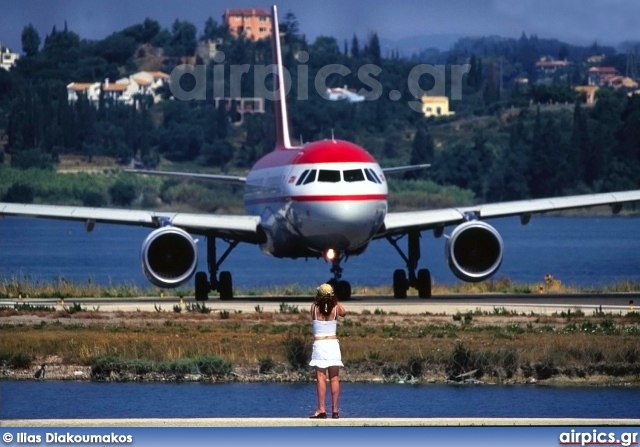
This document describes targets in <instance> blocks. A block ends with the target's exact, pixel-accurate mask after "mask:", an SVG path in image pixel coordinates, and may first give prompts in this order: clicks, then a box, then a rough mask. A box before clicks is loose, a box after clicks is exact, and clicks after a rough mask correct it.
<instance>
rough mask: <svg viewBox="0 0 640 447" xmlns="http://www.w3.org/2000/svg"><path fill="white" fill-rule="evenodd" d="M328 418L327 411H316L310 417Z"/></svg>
mask: <svg viewBox="0 0 640 447" xmlns="http://www.w3.org/2000/svg"><path fill="white" fill-rule="evenodd" d="M326 418H327V413H319V412H317V411H316V412H315V413H314V414H313V416H309V419H326Z"/></svg>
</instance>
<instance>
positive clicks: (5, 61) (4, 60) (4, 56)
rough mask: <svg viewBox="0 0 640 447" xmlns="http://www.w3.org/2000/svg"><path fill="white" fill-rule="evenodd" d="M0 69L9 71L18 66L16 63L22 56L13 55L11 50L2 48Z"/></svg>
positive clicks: (0, 49) (0, 47) (0, 48)
mask: <svg viewBox="0 0 640 447" xmlns="http://www.w3.org/2000/svg"><path fill="white" fill-rule="evenodd" d="M0 51H1V53H0V67H2V68H4V69H5V70H7V71H9V70H11V68H13V67H14V66H15V65H16V61H17V60H18V59H20V55H19V54H18V53H12V52H11V51H10V50H9V48H6V47H5V48H4V50H3V49H2V46H0Z"/></svg>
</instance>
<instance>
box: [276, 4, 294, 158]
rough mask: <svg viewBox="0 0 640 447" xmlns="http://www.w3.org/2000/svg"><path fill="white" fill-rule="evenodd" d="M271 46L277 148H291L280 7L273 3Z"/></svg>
mask: <svg viewBox="0 0 640 447" xmlns="http://www.w3.org/2000/svg"><path fill="white" fill-rule="evenodd" d="M271 48H272V51H273V63H274V64H275V70H276V71H275V73H276V75H277V76H276V77H277V83H276V85H275V89H276V90H277V94H276V95H275V97H274V106H275V112H276V113H275V115H276V148H277V149H290V148H291V140H290V138H289V118H288V117H287V101H286V98H285V94H286V89H285V85H284V68H283V66H282V50H281V48H280V27H279V26H278V8H277V7H276V5H273V7H272V8H271Z"/></svg>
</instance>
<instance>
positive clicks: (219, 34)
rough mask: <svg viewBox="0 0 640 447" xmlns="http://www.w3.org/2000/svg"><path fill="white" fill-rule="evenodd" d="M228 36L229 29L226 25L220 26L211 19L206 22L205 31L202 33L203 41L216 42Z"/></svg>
mask: <svg viewBox="0 0 640 447" xmlns="http://www.w3.org/2000/svg"><path fill="white" fill-rule="evenodd" d="M227 34H228V28H227V26H226V25H222V26H221V25H219V24H218V22H216V21H215V20H213V18H211V17H209V18H208V19H207V21H206V22H204V31H203V33H202V39H203V40H216V39H223V38H225V37H226V36H227Z"/></svg>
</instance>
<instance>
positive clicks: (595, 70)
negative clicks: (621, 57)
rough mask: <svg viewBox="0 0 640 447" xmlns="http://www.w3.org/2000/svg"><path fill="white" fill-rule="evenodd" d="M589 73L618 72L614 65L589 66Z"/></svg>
mask: <svg viewBox="0 0 640 447" xmlns="http://www.w3.org/2000/svg"><path fill="white" fill-rule="evenodd" d="M589 73H599V74H615V73H618V70H616V69H615V67H591V68H590V69H589Z"/></svg>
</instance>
